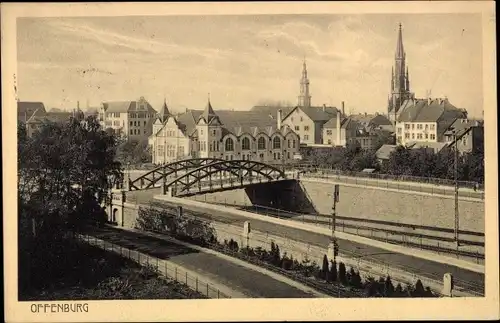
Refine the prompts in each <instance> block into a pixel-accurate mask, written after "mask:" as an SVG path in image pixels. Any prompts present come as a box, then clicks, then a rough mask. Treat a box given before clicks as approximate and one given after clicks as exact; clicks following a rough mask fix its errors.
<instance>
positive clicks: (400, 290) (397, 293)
mask: <svg viewBox="0 0 500 323" xmlns="http://www.w3.org/2000/svg"><path fill="white" fill-rule="evenodd" d="M394 294H395V296H396V297H401V296H403V287H402V286H401V283H398V285H397V286H396V290H395V291H394Z"/></svg>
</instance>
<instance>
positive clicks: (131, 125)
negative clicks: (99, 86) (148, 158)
mask: <svg viewBox="0 0 500 323" xmlns="http://www.w3.org/2000/svg"><path fill="white" fill-rule="evenodd" d="M156 117H157V112H156V110H155V109H153V107H152V106H151V104H149V102H147V101H146V99H144V97H140V98H139V100H136V101H111V102H102V103H101V106H100V111H99V122H100V123H101V126H102V127H103V128H104V129H109V128H110V129H112V130H113V131H114V133H116V134H120V135H122V136H123V137H125V138H127V139H129V140H135V141H142V140H147V138H148V137H149V136H150V135H151V133H152V130H153V122H154V121H155V119H156Z"/></svg>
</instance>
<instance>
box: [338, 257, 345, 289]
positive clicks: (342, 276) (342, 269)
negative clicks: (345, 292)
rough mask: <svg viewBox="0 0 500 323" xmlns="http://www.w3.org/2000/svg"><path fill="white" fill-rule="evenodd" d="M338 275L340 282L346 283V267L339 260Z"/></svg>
mask: <svg viewBox="0 0 500 323" xmlns="http://www.w3.org/2000/svg"><path fill="white" fill-rule="evenodd" d="M338 276H339V280H340V282H341V283H342V284H346V283H347V277H346V268H345V265H344V263H343V262H340V263H339V273H338Z"/></svg>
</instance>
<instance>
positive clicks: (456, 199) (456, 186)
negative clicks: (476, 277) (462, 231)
mask: <svg viewBox="0 0 500 323" xmlns="http://www.w3.org/2000/svg"><path fill="white" fill-rule="evenodd" d="M452 131H453V140H454V145H455V151H454V155H455V165H454V168H455V169H454V177H455V242H456V244H457V251H458V247H459V246H460V242H459V240H458V230H459V214H458V142H457V132H456V129H453V130H452Z"/></svg>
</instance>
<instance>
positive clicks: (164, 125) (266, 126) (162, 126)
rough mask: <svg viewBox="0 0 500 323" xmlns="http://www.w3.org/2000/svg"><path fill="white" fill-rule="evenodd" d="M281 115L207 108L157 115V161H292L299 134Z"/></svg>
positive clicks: (154, 146) (153, 145) (152, 142)
mask: <svg viewBox="0 0 500 323" xmlns="http://www.w3.org/2000/svg"><path fill="white" fill-rule="evenodd" d="M278 114H279V113H277V116H276V117H274V116H270V115H266V114H262V113H260V112H259V111H255V110H250V111H228V110H214V108H213V107H212V103H211V102H210V99H209V100H208V102H207V105H206V107H205V109H203V110H187V111H186V112H185V113H182V114H179V115H176V116H174V115H169V116H168V117H167V118H166V119H160V118H157V119H156V120H155V122H154V124H153V133H152V135H151V136H150V137H149V144H150V146H151V148H152V152H153V163H155V164H163V163H169V162H172V161H175V160H179V159H184V158H198V157H202V158H208V157H212V158H221V159H226V160H236V159H243V160H257V161H261V162H273V163H276V162H279V163H281V162H284V163H286V162H289V161H292V160H293V158H294V156H295V155H296V154H298V151H299V145H300V142H299V137H298V135H297V134H296V133H295V132H294V131H293V130H292V129H291V128H290V127H287V126H286V125H281V121H280V120H281V119H280V118H278Z"/></svg>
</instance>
